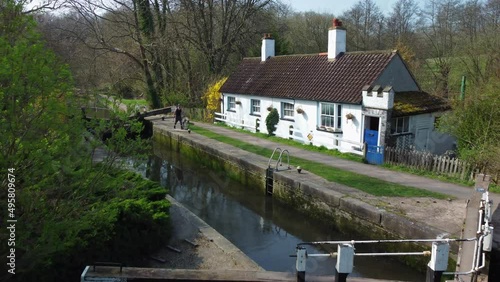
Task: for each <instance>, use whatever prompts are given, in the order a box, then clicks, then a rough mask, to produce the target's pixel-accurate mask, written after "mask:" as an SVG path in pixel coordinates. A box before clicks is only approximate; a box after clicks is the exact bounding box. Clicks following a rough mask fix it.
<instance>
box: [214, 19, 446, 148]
mask: <svg viewBox="0 0 500 282" xmlns="http://www.w3.org/2000/svg"><path fill="white" fill-rule="evenodd" d="M220 91H221V93H222V97H221V98H222V99H221V109H222V113H221V116H222V120H224V121H225V122H226V123H227V124H229V125H232V126H238V127H243V128H246V129H249V130H252V131H258V132H267V129H266V125H265V120H266V117H267V115H268V113H269V109H271V108H276V109H277V110H278V113H279V115H280V121H279V123H278V125H277V129H276V131H275V134H276V135H277V136H279V137H283V138H291V139H296V140H299V141H301V142H304V143H308V144H309V143H310V144H313V145H317V146H321V145H323V146H326V147H327V148H330V149H333V148H335V149H338V150H340V151H342V152H354V153H360V154H361V151H362V148H363V144H364V143H367V144H369V145H376V146H384V145H386V143H387V142H390V143H391V144H395V145H398V144H399V145H400V146H412V145H415V144H414V143H415V142H417V141H418V142H420V143H422V142H424V143H425V144H420V147H419V148H421V149H429V148H435V146H434V145H432V146H430V145H429V144H427V143H426V142H432V140H433V139H432V138H429V136H430V135H431V133H432V132H431V131H433V129H434V128H433V127H431V126H430V125H431V124H434V119H435V114H434V113H435V112H440V111H443V110H446V109H447V108H448V106H447V104H446V103H445V102H444V101H443V100H440V99H438V98H435V97H432V96H430V95H429V94H427V93H425V92H422V91H421V89H420V87H419V85H418V84H417V82H416V81H415V79H414V77H413V75H412V74H411V73H410V71H409V70H408V68H407V66H406V64H405V63H404V62H403V60H402V58H401V56H400V55H399V54H398V52H397V51H370V52H346V30H345V29H344V28H343V27H342V23H341V22H340V21H339V20H337V19H334V20H333V26H332V27H331V28H330V30H329V32H328V52H327V53H320V54H309V55H290V56H275V53H274V39H273V38H272V37H271V36H270V35H269V34H268V35H265V36H264V38H263V40H262V56H261V57H260V58H245V59H243V61H242V62H241V63H240V65H239V66H238V68H237V69H236V71H235V72H234V73H233V74H232V75H230V76H229V78H228V79H227V81H226V82H225V84H224V85H223V86H222V87H221V89H220ZM400 97H401V98H404V99H400ZM429 101H433V104H432V105H425V103H426V102H429ZM414 104H416V105H417V106H411V105H414ZM395 107H396V109H398V110H397V111H394V109H395ZM398 107H399V108H398ZM393 112H394V113H396V115H395V116H394V119H391V115H392V113H393ZM415 115H421V117H418V118H416V117H415ZM422 126H423V127H422ZM391 127H392V129H391ZM422 128H426V129H427V132H425V130H423V129H422ZM424 135H426V137H425V138H424V137H423V136H424ZM408 136H410V137H408ZM409 142H410V143H409ZM445 145H446V146H448V144H445ZM446 146H445V147H446ZM449 147H450V148H451V144H450V146H449ZM439 150H441V148H440V149H439ZM439 150H438V151H439Z"/></svg>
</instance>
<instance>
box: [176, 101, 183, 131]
mask: <svg viewBox="0 0 500 282" xmlns="http://www.w3.org/2000/svg"><path fill="white" fill-rule="evenodd" d="M177 122H179V123H180V124H181V129H184V128H183V126H182V109H181V106H180V105H177V108H176V109H175V123H174V128H175V126H176V125H177Z"/></svg>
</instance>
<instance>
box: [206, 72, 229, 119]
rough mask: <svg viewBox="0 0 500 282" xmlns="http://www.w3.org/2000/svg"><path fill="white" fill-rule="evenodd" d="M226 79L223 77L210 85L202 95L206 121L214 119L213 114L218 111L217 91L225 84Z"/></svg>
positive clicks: (218, 93) (218, 94)
mask: <svg viewBox="0 0 500 282" xmlns="http://www.w3.org/2000/svg"><path fill="white" fill-rule="evenodd" d="M226 80H227V77H224V78H222V79H220V80H218V81H217V82H215V83H214V84H212V85H210V86H209V87H208V89H207V91H206V92H205V95H203V101H204V102H205V104H206V109H207V110H208V116H207V117H206V118H207V119H208V120H212V119H213V118H214V112H215V111H217V110H220V92H219V89H220V88H221V87H222V85H223V84H224V83H225V82H226Z"/></svg>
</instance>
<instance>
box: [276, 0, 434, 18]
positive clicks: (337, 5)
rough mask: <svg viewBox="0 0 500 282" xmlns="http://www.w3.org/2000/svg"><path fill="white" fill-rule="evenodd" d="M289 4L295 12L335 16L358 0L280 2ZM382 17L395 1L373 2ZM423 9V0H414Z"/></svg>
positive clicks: (377, 0) (380, 0) (287, 0)
mask: <svg viewBox="0 0 500 282" xmlns="http://www.w3.org/2000/svg"><path fill="white" fill-rule="evenodd" d="M282 1H283V3H285V4H289V5H290V6H291V7H292V9H293V10H294V11H296V12H307V11H313V12H318V13H323V12H326V13H332V14H334V15H335V16H338V15H340V14H342V13H343V12H345V11H347V10H349V9H350V8H352V7H353V6H354V5H355V4H356V3H358V2H359V0H282ZM373 1H374V2H375V4H377V6H379V8H380V10H381V12H382V13H383V14H384V15H387V14H389V12H390V11H391V10H392V7H393V6H394V3H396V2H397V0H373ZM416 2H417V3H418V4H419V6H420V7H423V4H424V3H425V0H416Z"/></svg>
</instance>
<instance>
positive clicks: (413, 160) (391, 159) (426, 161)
mask: <svg viewBox="0 0 500 282" xmlns="http://www.w3.org/2000/svg"><path fill="white" fill-rule="evenodd" d="M384 163H387V164H392V165H403V166H406V167H410V168H416V169H421V170H427V171H431V172H435V173H438V174H443V175H447V176H451V177H454V178H458V179H461V180H474V179H475V176H476V174H478V173H484V174H489V175H491V178H492V180H493V181H494V182H495V183H498V176H499V172H498V171H496V172H491V171H487V170H485V169H484V168H479V167H477V166H475V165H473V164H470V163H467V162H465V161H462V160H459V159H457V158H452V157H449V156H445V155H442V156H438V155H433V154H431V153H428V152H421V151H415V150H405V149H398V148H392V147H386V148H385V154H384Z"/></svg>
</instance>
